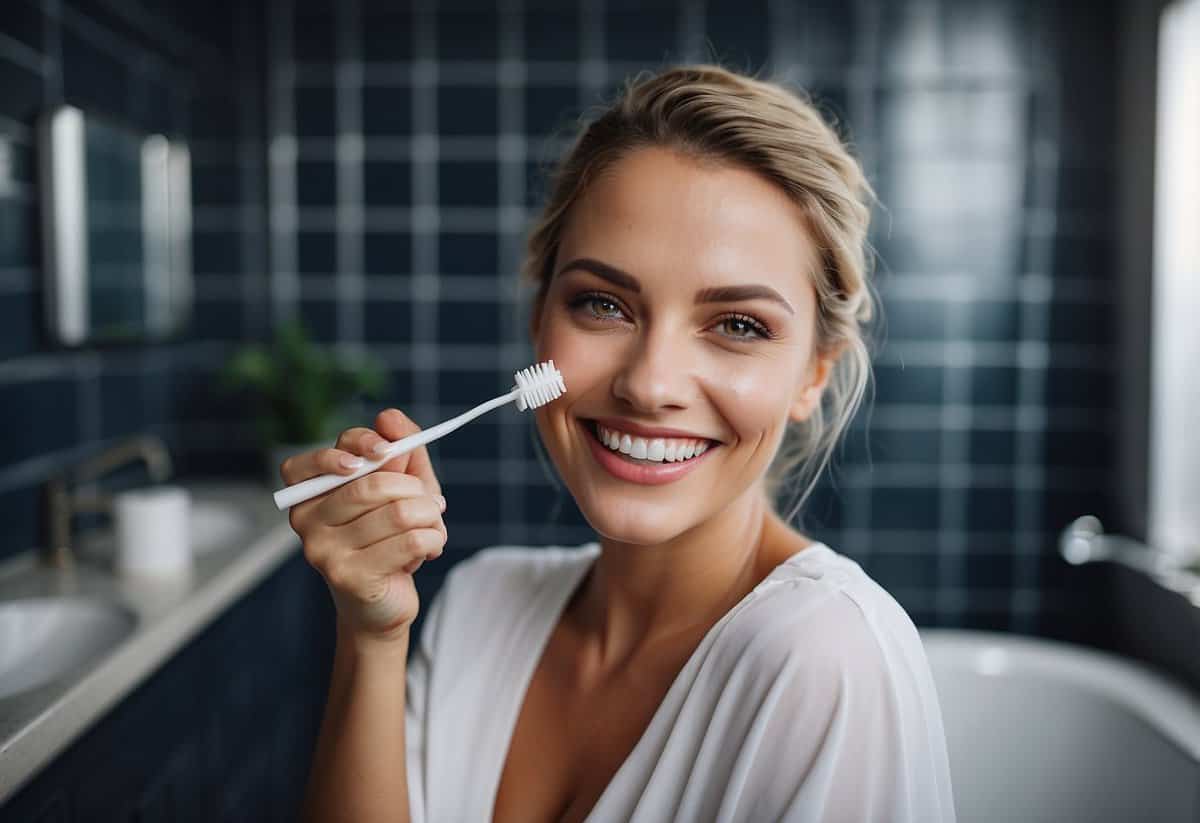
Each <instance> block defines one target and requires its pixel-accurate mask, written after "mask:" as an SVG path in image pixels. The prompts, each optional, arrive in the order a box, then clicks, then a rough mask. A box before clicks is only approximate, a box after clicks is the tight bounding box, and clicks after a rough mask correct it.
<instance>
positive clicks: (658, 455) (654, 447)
mask: <svg viewBox="0 0 1200 823" xmlns="http://www.w3.org/2000/svg"><path fill="white" fill-rule="evenodd" d="M666 453H667V443H666V441H665V440H663V439H662V438H660V437H656V438H654V439H653V440H651V441H650V449H649V450H648V451H647V452H646V457H647V458H648V459H650V460H662V459H663V457H664V456H665V455H666Z"/></svg>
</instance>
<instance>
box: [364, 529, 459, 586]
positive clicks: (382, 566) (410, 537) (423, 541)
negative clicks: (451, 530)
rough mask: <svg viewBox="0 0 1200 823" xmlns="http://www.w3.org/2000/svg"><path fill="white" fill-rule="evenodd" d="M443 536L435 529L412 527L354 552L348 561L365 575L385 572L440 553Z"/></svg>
mask: <svg viewBox="0 0 1200 823" xmlns="http://www.w3.org/2000/svg"><path fill="white" fill-rule="evenodd" d="M445 545H446V538H445V537H444V536H443V535H442V533H441V532H440V531H438V530H437V529H413V530H412V531H409V532H405V533H404V534H397V535H393V536H392V537H389V538H387V539H386V540H380V541H379V542H378V543H372V544H371V545H370V546H367V547H365V548H362V549H360V550H358V551H356V552H354V553H353V554H354V556H353V557H350V558H347V561H346V562H347V563H349V564H352V565H353V566H355V567H358V568H359V569H361V570H363V573H364V574H365V575H366V576H386V575H389V574H395V573H396V572H398V571H405V570H407V567H409V566H413V568H415V567H416V565H419V563H420V562H422V561H424V560H430V559H432V558H435V557H441V556H442V551H443V549H444V548H445Z"/></svg>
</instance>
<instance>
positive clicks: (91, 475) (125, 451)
mask: <svg viewBox="0 0 1200 823" xmlns="http://www.w3.org/2000/svg"><path fill="white" fill-rule="evenodd" d="M139 459H140V460H144V461H145V462H146V469H147V471H148V472H149V474H150V479H151V480H152V481H153V482H155V483H162V482H163V481H165V480H166V479H167V478H168V477H170V476H171V455H170V453H169V452H168V451H167V446H166V443H164V442H163V440H162V438H161V437H158V436H157V435H153V434H144V435H137V436H134V437H130V438H128V439H126V440H122V441H120V442H119V443H117V444H115V445H113V446H111V447H110V448H107V449H105V450H103V451H101V452H99V453H98V454H95V455H92V456H91V457H89V458H87V459H86V460H83V461H81V462H80V463H78V464H77V465H76V466H75V467H74V468H68V469H65V470H63V471H60V472H58V473H57V474H55V475H54V476H52V477H51V478H50V479H49V480H47V481H46V485H45V501H46V508H45V526H46V528H45V535H46V543H45V545H44V546H43V547H42V549H41V551H40V552H39V555H40V560H41V562H42V564H43V565H46V566H53V567H55V568H59V569H65V568H70V567H71V566H73V565H74V563H75V556H74V553H73V552H72V550H71V521H72V518H73V516H74V515H75V513H76V512H81V511H100V512H111V511H112V496H111V495H106V494H99V493H96V492H78V491H72V490H71V488H70V483H71V482H72V481H73V482H74V483H75V484H81V483H88V482H91V481H94V480H97V479H99V478H100V477H101V476H102V475H104V474H107V473H108V472H110V471H113V470H114V469H117V468H120V467H121V466H124V465H126V464H128V463H131V462H133V461H134V460H139Z"/></svg>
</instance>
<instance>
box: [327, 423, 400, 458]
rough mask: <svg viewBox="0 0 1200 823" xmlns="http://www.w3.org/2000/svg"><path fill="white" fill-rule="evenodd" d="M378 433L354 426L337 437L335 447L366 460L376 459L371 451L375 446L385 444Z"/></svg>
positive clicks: (385, 441)
mask: <svg viewBox="0 0 1200 823" xmlns="http://www.w3.org/2000/svg"><path fill="white" fill-rule="evenodd" d="M387 442H388V441H387V440H385V439H384V438H383V437H381V436H380V435H379V432H377V431H375V430H374V429H369V428H367V427H366V426H355V427H354V428H352V429H346V430H345V431H344V432H342V434H341V436H339V437H338V442H337V447H338V448H339V449H344V450H345V451H348V452H351V453H353V454H357V455H361V456H362V457H365V458H367V459H368V460H375V459H377V457H376V455H375V454H373V453H372V449H374V448H375V447H376V446H378V445H381V444H384V443H387Z"/></svg>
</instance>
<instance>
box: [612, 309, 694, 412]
mask: <svg viewBox="0 0 1200 823" xmlns="http://www.w3.org/2000/svg"><path fill="white" fill-rule="evenodd" d="M690 373H691V369H690V368H689V365H688V356H687V343H686V341H683V340H681V339H679V335H678V334H674V335H673V334H670V333H668V330H667V329H666V328H661V327H660V328H659V329H658V330H651V331H648V332H647V333H646V334H644V335H642V336H641V338H640V340H639V342H638V344H637V345H635V346H631V347H629V349H628V352H627V354H626V355H625V359H624V361H623V362H622V364H621V367H620V369H619V370H618V371H617V374H616V376H615V377H614V378H613V383H612V393H613V396H614V397H616V398H618V399H619V400H623V401H624V402H625V403H626V404H628V405H629V407H630V408H631V409H632V410H634V411H639V412H643V413H646V414H652V413H655V412H658V411H661V410H662V409H670V408H674V409H683V408H687V405H688V403H689V402H690V401H689V398H690V396H691V393H692V391H693V387H692V384H691V377H690Z"/></svg>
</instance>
